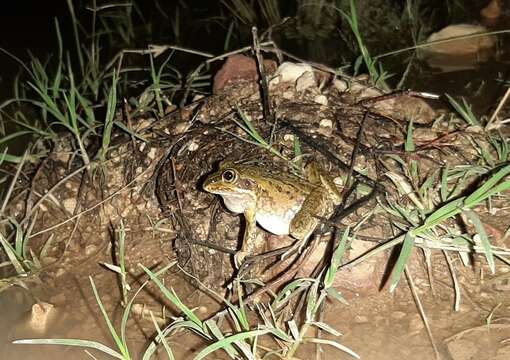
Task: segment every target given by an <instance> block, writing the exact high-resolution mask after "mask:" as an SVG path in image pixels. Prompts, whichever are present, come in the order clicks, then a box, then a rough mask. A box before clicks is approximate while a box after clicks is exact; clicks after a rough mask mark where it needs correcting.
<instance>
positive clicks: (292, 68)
mask: <svg viewBox="0 0 510 360" xmlns="http://www.w3.org/2000/svg"><path fill="white" fill-rule="evenodd" d="M305 73H311V74H312V79H313V85H316V82H315V75H314V72H313V69H312V67H311V66H310V65H308V64H296V63H292V62H284V63H282V64H281V65H280V66H279V67H278V69H277V70H276V73H275V77H274V78H273V79H272V80H271V81H270V82H269V87H273V86H276V85H277V84H280V83H285V82H290V83H296V82H297V80H298V79H299V78H300V77H302V76H303V75H304V74H305ZM308 76H309V75H308ZM305 80H306V82H305ZM309 81H310V80H309V79H306V78H303V79H302V80H301V82H302V84H301V86H303V85H307V84H308V82H309ZM298 91H299V90H298Z"/></svg>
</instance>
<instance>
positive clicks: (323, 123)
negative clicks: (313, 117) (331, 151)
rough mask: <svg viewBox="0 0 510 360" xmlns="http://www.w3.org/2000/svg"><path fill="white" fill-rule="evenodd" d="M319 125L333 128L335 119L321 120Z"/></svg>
mask: <svg viewBox="0 0 510 360" xmlns="http://www.w3.org/2000/svg"><path fill="white" fill-rule="evenodd" d="M319 126H320V127H327V128H332V127H333V121H331V120H330V119H322V120H321V122H320V123H319Z"/></svg>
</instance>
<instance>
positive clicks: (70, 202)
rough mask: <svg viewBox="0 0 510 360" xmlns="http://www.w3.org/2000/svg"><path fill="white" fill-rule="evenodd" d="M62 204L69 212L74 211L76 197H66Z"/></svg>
mask: <svg viewBox="0 0 510 360" xmlns="http://www.w3.org/2000/svg"><path fill="white" fill-rule="evenodd" d="M62 204H63V205H64V208H65V209H66V210H67V212H68V213H69V214H72V213H74V208H75V207H76V199H75V198H68V199H65V200H64V201H63V202H62Z"/></svg>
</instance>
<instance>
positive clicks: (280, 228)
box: [255, 206, 301, 235]
mask: <svg viewBox="0 0 510 360" xmlns="http://www.w3.org/2000/svg"><path fill="white" fill-rule="evenodd" d="M300 207H301V206H296V207H295V208H294V209H288V210H287V211H285V212H284V213H266V212H264V211H261V212H257V214H256V215H255V219H256V220H257V223H258V224H259V225H260V226H261V227H262V228H264V229H265V230H267V231H269V232H270V233H273V234H275V235H289V233H290V223H291V222H292V219H294V216H295V215H296V213H297V212H298V210H299V208H300Z"/></svg>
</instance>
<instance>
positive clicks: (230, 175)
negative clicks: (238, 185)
mask: <svg viewBox="0 0 510 360" xmlns="http://www.w3.org/2000/svg"><path fill="white" fill-rule="evenodd" d="M221 178H222V179H223V181H225V182H228V183H233V182H234V181H236V179H237V173H236V172H235V171H234V170H230V169H228V170H225V171H224V172H223V174H221Z"/></svg>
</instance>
